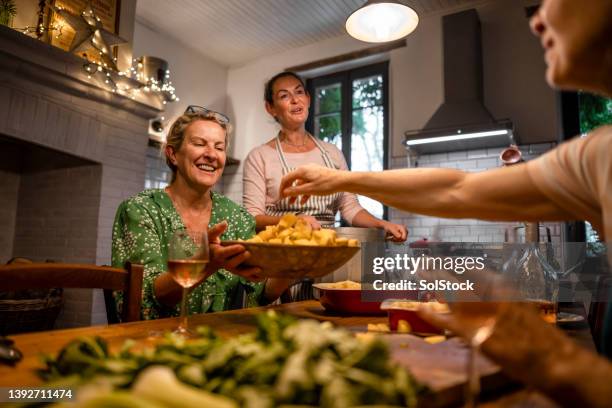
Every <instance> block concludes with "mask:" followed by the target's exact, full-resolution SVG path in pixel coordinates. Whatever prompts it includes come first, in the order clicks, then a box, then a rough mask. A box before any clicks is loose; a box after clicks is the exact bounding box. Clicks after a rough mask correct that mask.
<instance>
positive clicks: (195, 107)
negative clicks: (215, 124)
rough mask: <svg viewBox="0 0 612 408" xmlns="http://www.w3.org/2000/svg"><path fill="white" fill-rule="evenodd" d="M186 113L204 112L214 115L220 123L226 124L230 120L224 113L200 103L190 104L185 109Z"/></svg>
mask: <svg viewBox="0 0 612 408" xmlns="http://www.w3.org/2000/svg"><path fill="white" fill-rule="evenodd" d="M185 113H203V114H205V115H212V116H213V117H214V118H215V119H217V121H219V123H222V124H224V125H227V124H228V123H229V121H230V120H229V118H228V117H227V116H225V115H224V114H222V113H219V112H217V111H214V110H210V109H206V108H205V107H203V106H198V105H189V106H188V107H187V109H185Z"/></svg>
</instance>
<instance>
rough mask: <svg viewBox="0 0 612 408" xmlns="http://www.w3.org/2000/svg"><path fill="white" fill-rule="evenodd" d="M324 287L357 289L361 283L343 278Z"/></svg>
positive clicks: (359, 288)
mask: <svg viewBox="0 0 612 408" xmlns="http://www.w3.org/2000/svg"><path fill="white" fill-rule="evenodd" d="M325 289H357V290H361V283H359V282H354V281H352V280H344V281H340V282H333V283H328V284H326V285H325Z"/></svg>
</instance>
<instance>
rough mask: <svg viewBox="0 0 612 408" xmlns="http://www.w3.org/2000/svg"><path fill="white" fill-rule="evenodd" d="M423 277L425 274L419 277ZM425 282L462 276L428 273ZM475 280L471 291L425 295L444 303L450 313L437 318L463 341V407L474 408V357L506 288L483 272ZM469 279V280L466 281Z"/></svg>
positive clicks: (476, 387)
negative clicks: (459, 335)
mask: <svg viewBox="0 0 612 408" xmlns="http://www.w3.org/2000/svg"><path fill="white" fill-rule="evenodd" d="M421 276H422V277H424V276H425V275H421ZM426 276H427V280H428V281H435V280H441V279H443V280H448V281H455V282H460V281H463V280H466V278H465V277H461V276H457V275H456V274H454V273H453V272H449V271H445V270H439V269H438V270H428V271H427V275H426ZM473 278H474V279H475V282H476V283H475V286H476V289H475V291H474V292H470V291H466V292H462V291H447V292H445V293H433V294H432V293H428V294H427V297H429V298H431V297H433V298H435V299H440V300H443V301H445V302H447V303H448V305H449V307H450V311H451V313H449V314H447V315H440V317H439V318H442V319H444V320H446V321H447V323H446V324H445V326H446V327H448V328H450V329H451V330H452V329H453V327H460V329H458V330H457V332H460V333H461V334H462V336H463V337H464V338H465V339H466V340H467V346H468V354H467V360H466V375H467V383H466V387H465V406H466V407H470V408H471V407H475V406H476V401H477V397H478V395H479V394H480V376H479V373H478V369H477V367H476V357H477V354H478V351H479V349H480V347H481V345H482V344H483V343H484V342H485V341H486V340H487V339H488V338H489V337H490V336H491V334H492V333H493V330H494V329H495V324H496V322H497V316H498V314H499V312H500V308H501V307H503V305H504V304H505V303H504V302H503V301H502V300H505V296H507V293H506V290H507V289H506V288H507V286H506V285H504V284H503V281H502V280H501V279H500V277H499V276H496V275H495V274H494V273H492V272H491V271H486V270H483V271H481V272H480V273H479V274H478V276H473ZM468 280H469V279H468Z"/></svg>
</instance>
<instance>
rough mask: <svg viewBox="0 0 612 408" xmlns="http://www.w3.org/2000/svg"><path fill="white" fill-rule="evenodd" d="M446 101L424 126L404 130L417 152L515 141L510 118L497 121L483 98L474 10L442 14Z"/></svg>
mask: <svg viewBox="0 0 612 408" xmlns="http://www.w3.org/2000/svg"><path fill="white" fill-rule="evenodd" d="M442 30H443V52H444V102H443V103H442V105H441V106H440V107H439V108H438V109H437V110H436V112H435V113H434V114H433V116H432V117H431V118H430V119H429V121H427V123H426V124H425V127H424V128H423V129H418V130H411V131H407V132H405V141H404V144H405V145H406V147H407V148H409V149H412V150H415V151H416V152H418V153H438V152H448V151H455V150H467V149H473V148H485V147H501V146H507V145H509V144H510V143H513V137H512V123H511V122H510V121H509V120H495V119H494V118H493V116H492V115H491V113H490V112H489V110H488V109H487V108H486V107H485V105H484V103H483V85H482V45H481V34H480V20H479V18H478V13H477V12H476V10H475V9H470V10H466V11H463V12H460V13H456V14H451V15H447V16H444V17H443V18H442Z"/></svg>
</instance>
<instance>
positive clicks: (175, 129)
mask: <svg viewBox="0 0 612 408" xmlns="http://www.w3.org/2000/svg"><path fill="white" fill-rule="evenodd" d="M198 120H205V121H210V122H215V123H216V124H218V125H219V126H221V127H222V128H223V130H224V131H225V149H226V150H227V149H228V148H229V143H230V133H231V131H232V125H230V124H229V123H226V122H222V121H220V120H219V119H218V117H217V116H216V114H215V112H206V113H204V112H196V113H184V114H182V115H181V116H179V117H178V118H177V119H176V120H175V121H174V123H173V124H172V126H171V127H170V130H169V131H168V135H167V136H166V142H165V143H164V146H163V151H164V154H165V155H166V164H167V165H168V167H169V168H170V170H172V181H174V180H175V179H176V166H175V165H174V164H173V163H172V160H170V157H169V156H168V153H167V152H166V147H168V146H169V147H171V148H172V149H173V150H174V151H175V152H178V151H179V150H180V148H181V146H182V145H183V141H184V140H185V129H187V127H189V125H191V124H192V123H193V122H196V121H198ZM172 181H171V182H172Z"/></svg>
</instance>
